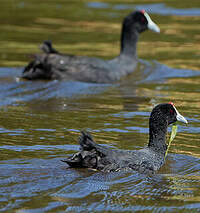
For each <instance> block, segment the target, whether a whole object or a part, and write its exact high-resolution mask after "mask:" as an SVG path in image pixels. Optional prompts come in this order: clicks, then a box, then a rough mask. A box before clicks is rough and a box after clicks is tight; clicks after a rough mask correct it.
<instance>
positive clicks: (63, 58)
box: [22, 11, 160, 83]
mask: <svg viewBox="0 0 200 213" xmlns="http://www.w3.org/2000/svg"><path fill="white" fill-rule="evenodd" d="M147 29H150V30H153V31H155V32H160V29H159V27H158V26H157V25H156V24H155V23H154V22H153V21H152V20H151V18H150V17H149V15H148V14H147V13H146V12H145V11H135V12H132V13H131V14H129V15H128V16H127V17H125V19H124V21H123V26H122V33H121V50H120V55H119V56H117V57H116V58H114V59H112V60H103V59H99V58H92V57H86V56H74V55H63V54H60V53H59V52H58V51H57V50H56V49H54V48H53V47H52V45H51V42H49V41H45V42H44V43H43V45H42V50H43V52H44V53H43V54H38V55H36V56H35V59H34V60H33V61H31V62H30V63H29V64H28V65H27V66H26V67H25V68H24V71H23V74H22V77H23V78H25V79H29V80H34V79H69V80H78V81H85V82H95V83H111V82H115V81H118V80H120V78H121V77H123V76H125V75H127V74H129V73H131V72H133V71H134V69H135V68H136V65H137V53H136V44H137V41H138V37H139V33H141V32H143V31H145V30H147Z"/></svg>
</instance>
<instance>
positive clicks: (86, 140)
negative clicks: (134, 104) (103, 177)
mask: <svg viewBox="0 0 200 213" xmlns="http://www.w3.org/2000/svg"><path fill="white" fill-rule="evenodd" d="M176 121H181V122H183V123H186V124H187V120H186V119H185V118H184V117H183V116H182V115H181V114H180V113H179V112H178V111H177V109H176V108H175V106H174V104H173V103H171V102H170V103H165V104H159V105H157V106H156V107H155V108H154V109H153V110H152V112H151V115H150V119H149V143H148V146H147V147H145V148H143V149H140V150H134V151H132V150H111V149H108V148H106V147H104V146H101V145H98V144H96V143H95V142H94V141H93V139H92V137H91V136H90V134H89V133H86V132H82V134H81V136H80V138H79V143H80V148H81V149H80V152H78V153H76V154H74V155H73V156H72V157H70V158H68V159H66V160H63V161H64V162H66V163H67V164H68V165H69V166H70V167H80V168H81V167H85V168H92V169H97V170H100V171H103V172H111V171H129V170H136V171H138V172H140V173H145V174H153V173H155V171H157V170H158V169H159V168H160V167H161V166H162V165H163V164H164V161H165V153H166V150H167V145H166V134H167V127H168V125H170V124H172V123H175V122H176Z"/></svg>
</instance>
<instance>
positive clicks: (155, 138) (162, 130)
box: [148, 117, 168, 155]
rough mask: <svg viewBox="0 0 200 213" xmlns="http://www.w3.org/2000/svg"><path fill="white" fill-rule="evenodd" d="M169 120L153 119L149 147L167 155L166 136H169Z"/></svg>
mask: <svg viewBox="0 0 200 213" xmlns="http://www.w3.org/2000/svg"><path fill="white" fill-rule="evenodd" d="M167 127H168V123H167V120H166V119H164V118H158V117H157V118H156V119H155V118H152V117H150V121H149V144H148V147H150V148H152V149H154V150H155V151H156V152H160V153H161V154H162V155H165V152H166V150H167V145H166V135H167Z"/></svg>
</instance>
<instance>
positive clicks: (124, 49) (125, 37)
mask: <svg viewBox="0 0 200 213" xmlns="http://www.w3.org/2000/svg"><path fill="white" fill-rule="evenodd" d="M124 28H125V27H123V28H122V34H121V50H120V56H121V55H122V56H124V55H125V56H129V57H131V58H136V57H137V41H138V38H139V33H138V32H137V31H136V30H134V29H131V30H129V29H128V30H126V29H124Z"/></svg>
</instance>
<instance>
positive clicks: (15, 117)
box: [0, 0, 200, 213]
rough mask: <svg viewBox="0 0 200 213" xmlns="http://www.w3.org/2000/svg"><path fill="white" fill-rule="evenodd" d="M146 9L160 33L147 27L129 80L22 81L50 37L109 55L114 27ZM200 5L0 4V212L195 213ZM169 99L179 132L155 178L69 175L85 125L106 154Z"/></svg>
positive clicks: (143, 127) (133, 140) (35, 0)
mask: <svg viewBox="0 0 200 213" xmlns="http://www.w3.org/2000/svg"><path fill="white" fill-rule="evenodd" d="M134 9H146V10H147V11H148V12H149V14H150V16H151V17H152V19H153V20H154V21H155V22H156V23H157V24H158V25H159V26H160V28H161V33H160V34H155V33H153V32H145V33H143V34H142V35H141V37H140V41H139V43H138V55H139V57H140V58H141V60H140V64H139V66H138V69H137V70H136V72H135V73H133V74H132V75H131V76H129V77H127V78H126V79H123V81H122V82H119V83H117V84H114V85H99V84H89V83H80V82H72V81H70V82H67V81H35V82H29V81H23V80H21V79H19V78H18V77H19V76H20V74H21V72H22V67H23V66H25V65H26V64H27V62H28V61H29V60H30V59H29V55H31V54H33V53H37V52H39V49H38V46H39V44H40V43H41V42H42V41H43V40H46V39H50V40H52V42H53V43H54V45H55V47H56V48H58V49H59V50H60V51H61V52H64V53H71V54H78V55H88V56H96V57H101V58H106V59H107V58H112V57H114V56H116V55H117V54H118V53H119V45H120V43H119V39H120V29H121V21H122V19H123V17H124V16H125V15H126V14H128V13H129V12H131V11H133V10H134ZM199 23H200V3H199V0H196V1H195V0H191V1H186V0H182V1H178V0H177V1H170V0H168V1H165V4H163V3H162V1H159V0H155V1H145V0H142V1H141V0H140V1H134V3H133V1H128V0H125V1H120V0H115V1H114V0H113V1H112V0H108V1H95V2H89V1H78V0H73V1H68V0H65V1H64V0H49V1H39V0H26V1H21V0H2V1H1V13H0V66H1V68H0V121H1V123H0V134H1V137H0V152H1V155H0V212H18V213H19V212H20V213H21V212H23V213H24V212H26V213H29V212H31V213H32V212H34V213H35V212H120V211H121V212H199V209H200V134H199V133H200V60H199V58H200V51H199V50H200V25H199ZM169 101H173V102H174V103H175V105H176V107H177V109H178V110H179V111H180V112H181V114H182V115H184V116H185V117H186V118H187V120H188V121H189V125H188V126H184V125H182V124H179V125H178V133H177V136H176V138H175V139H174V141H173V142H172V145H171V148H170V150H169V154H168V157H167V160H166V163H165V165H164V167H163V168H162V169H161V170H160V171H158V173H157V174H156V175H154V176H153V177H148V176H144V175H141V174H138V173H136V172H132V173H117V174H115V173H112V174H104V173H101V172H95V171H90V170H86V169H83V170H80V169H69V168H67V166H66V165H65V164H64V163H62V162H61V161H60V160H61V159H63V158H65V157H66V156H69V155H70V154H72V153H74V152H76V151H77V150H78V149H79V147H78V144H77V138H78V136H79V132H80V130H82V129H87V130H88V131H91V132H92V134H93V136H94V139H95V140H96V141H97V142H98V143H100V144H103V145H105V146H107V147H110V148H119V149H138V148H141V147H143V146H144V145H146V144H147V141H148V118H149V114H150V111H151V110H152V107H153V106H154V105H155V104H158V103H162V102H169Z"/></svg>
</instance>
